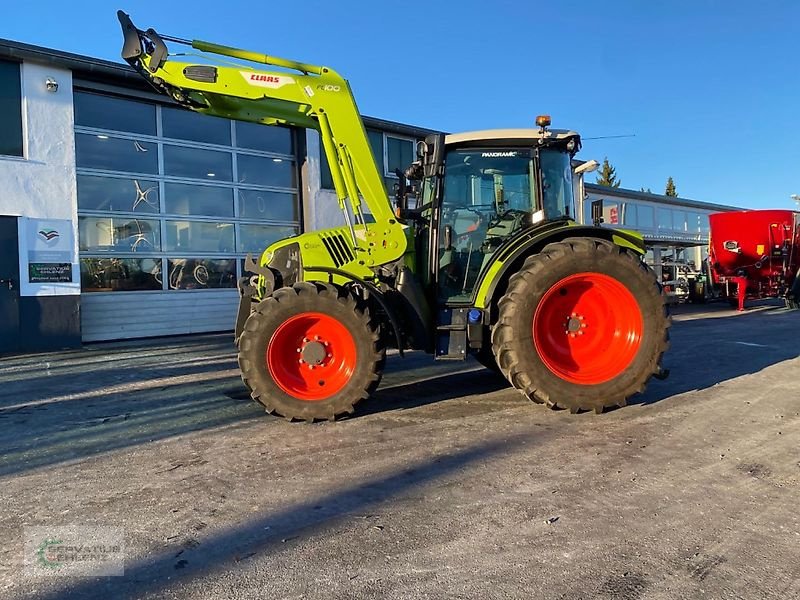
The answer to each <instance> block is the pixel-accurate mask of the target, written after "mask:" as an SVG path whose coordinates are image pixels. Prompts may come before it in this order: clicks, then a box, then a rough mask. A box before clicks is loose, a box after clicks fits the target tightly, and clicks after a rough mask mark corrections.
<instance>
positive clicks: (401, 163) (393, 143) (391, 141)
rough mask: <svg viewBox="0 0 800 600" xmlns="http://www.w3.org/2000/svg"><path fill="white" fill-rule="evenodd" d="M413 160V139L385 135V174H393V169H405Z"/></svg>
mask: <svg viewBox="0 0 800 600" xmlns="http://www.w3.org/2000/svg"><path fill="white" fill-rule="evenodd" d="M412 162H414V140H409V139H406V138H398V137H394V136H391V135H387V136H386V174H387V175H394V172H395V169H400V171H405V170H406V169H407V168H408V167H409V165H411V163H412Z"/></svg>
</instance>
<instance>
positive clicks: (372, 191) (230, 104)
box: [117, 10, 405, 264]
mask: <svg viewBox="0 0 800 600" xmlns="http://www.w3.org/2000/svg"><path fill="white" fill-rule="evenodd" d="M117 16H118V18H119V21H120V24H121V26H122V31H123V35H124V43H123V49H122V57H123V58H124V59H125V60H126V61H127V62H128V63H129V64H130V65H131V66H132V67H133V68H134V69H136V71H138V72H139V73H140V74H141V75H142V76H143V77H144V78H145V79H147V80H148V81H149V82H150V83H151V84H152V85H153V86H154V87H155V88H156V89H157V90H158V91H159V92H161V93H164V94H166V95H168V96H169V97H171V98H172V99H173V100H175V101H176V102H177V103H178V104H180V105H182V106H184V107H186V108H189V109H191V110H194V111H196V112H200V113H203V114H207V115H212V116H218V117H225V118H228V119H233V120H238V121H248V122H251V123H260V124H264V125H293V126H296V127H303V128H311V129H315V130H317V131H318V132H319V134H320V139H321V142H322V146H323V150H324V152H325V155H326V157H327V159H328V164H329V165H330V168H331V175H332V179H333V184H334V188H335V190H336V196H337V198H338V201H339V207H340V209H341V210H342V212H343V215H344V218H345V223H346V224H347V226H348V228H349V230H350V234H351V238H352V243H353V246H354V248H355V249H356V251H359V250H363V245H364V242H363V240H362V241H359V239H358V238H359V237H360V236H358V235H356V233H355V229H354V222H355V224H356V226H359V225H360V226H361V227H360V228H363V230H364V231H366V230H367V229H368V225H367V223H366V220H365V219H364V211H363V208H362V199H363V202H365V203H366V205H367V207H368V208H369V212H370V213H371V214H372V216H373V217H374V219H375V222H376V225H375V226H374V227H375V228H376V229H378V230H380V231H382V232H385V234H384V235H380V234H379V237H383V238H384V243H383V247H384V248H385V249H386V250H387V251H389V252H388V255H384V256H381V259H380V260H379V261H375V262H378V263H379V264H380V263H385V262H389V261H390V260H396V259H398V258H400V257H401V256H402V255H403V253H404V252H405V243H404V240H405V236H404V235H403V234H402V233H401V232H400V231H399V230H400V229H401V228H402V225H401V224H400V223H398V222H397V220H396V219H395V216H394V214H393V212H392V208H391V205H390V204H389V200H388V194H387V191H386V186H385V184H384V181H383V177H382V175H381V173H380V171H379V169H378V166H377V164H376V162H375V158H374V157H373V154H372V150H371V148H370V145H369V141H368V138H367V134H366V130H365V129H364V124H363V122H362V120H361V116H360V113H359V111H358V108H357V106H356V103H355V99H354V98H353V94H352V92H351V90H350V86H349V84H348V82H347V80H345V79H344V78H343V77H342V76H341V75H339V74H338V73H337V72H336V71H334V70H333V69H330V68H328V67H324V66H316V65H311V64H306V63H302V62H298V61H294V60H288V59H284V58H278V57H275V56H268V55H266V54H261V53H258V52H252V51H248V50H241V49H238V48H232V47H228V46H222V45H219V44H214V43H211V42H204V41H201V40H185V39H181V38H175V37H171V36H166V35H160V34H158V33H157V32H156V31H154V30H153V29H148V30H147V31H143V30H140V29H137V28H136V26H135V25H134V24H133V22H132V21H131V19H130V17H129V16H128V15H127V14H126V13H124V12H123V11H121V10H120V11H117ZM164 40H167V41H170V42H175V43H178V44H183V45H188V46H191V47H192V48H194V49H195V50H198V51H200V52H204V53H209V54H216V55H220V56H226V57H230V58H233V59H238V60H242V61H247V62H250V63H259V64H263V65H268V66H274V67H279V68H280V69H283V70H280V71H267V70H261V69H254V68H251V67H250V66H249V65H242V64H239V63H234V62H227V61H226V63H227V64H225V65H218V64H214V65H210V64H203V63H188V62H179V61H173V60H171V59H170V58H169V53H168V50H167V46H166V44H165V42H164ZM220 62H222V61H220ZM389 230H394V231H389ZM387 239H391V243H389V244H387V243H386V240H387Z"/></svg>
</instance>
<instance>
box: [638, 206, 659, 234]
mask: <svg viewBox="0 0 800 600" xmlns="http://www.w3.org/2000/svg"><path fill="white" fill-rule="evenodd" d="M636 223H637V227H638V228H639V229H655V227H656V211H655V209H654V208H653V207H652V206H649V205H647V204H637V205H636Z"/></svg>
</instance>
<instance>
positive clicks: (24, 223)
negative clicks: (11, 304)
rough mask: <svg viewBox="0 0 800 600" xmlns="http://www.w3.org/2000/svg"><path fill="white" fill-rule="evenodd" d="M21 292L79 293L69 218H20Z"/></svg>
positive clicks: (75, 255) (72, 227)
mask: <svg viewBox="0 0 800 600" xmlns="http://www.w3.org/2000/svg"><path fill="white" fill-rule="evenodd" d="M19 233H20V256H19V258H20V275H21V277H22V282H21V283H22V285H21V295H23V296H48V295H62V294H79V293H80V283H79V282H78V281H75V279H74V278H75V275H76V270H77V268H78V256H77V248H76V247H75V223H74V222H73V221H71V220H69V219H32V218H26V217H22V218H21V219H20V228H19Z"/></svg>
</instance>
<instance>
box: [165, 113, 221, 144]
mask: <svg viewBox="0 0 800 600" xmlns="http://www.w3.org/2000/svg"><path fill="white" fill-rule="evenodd" d="M161 119H162V123H163V126H164V137H166V138H176V139H179V140H191V141H194V142H203V143H206V144H218V145H220V146H230V145H231V122H230V121H229V120H228V119H220V118H218V117H210V116H208V115H201V114H200V113H196V112H191V111H188V110H184V109H182V108H172V107H169V106H165V107H164V108H162V109H161Z"/></svg>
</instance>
